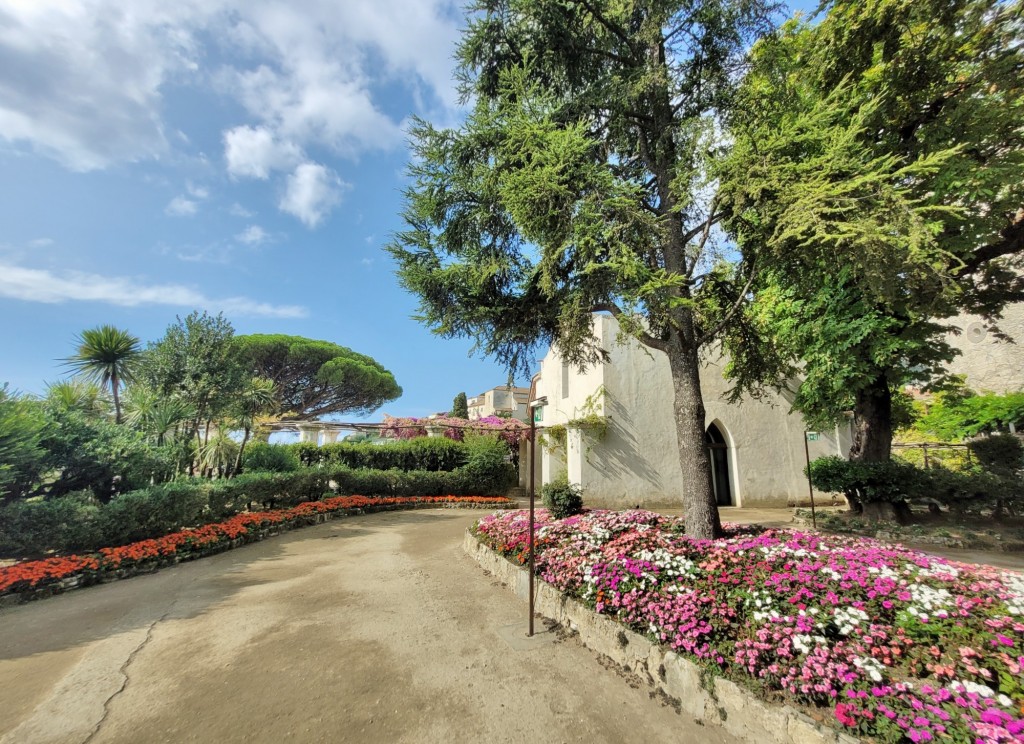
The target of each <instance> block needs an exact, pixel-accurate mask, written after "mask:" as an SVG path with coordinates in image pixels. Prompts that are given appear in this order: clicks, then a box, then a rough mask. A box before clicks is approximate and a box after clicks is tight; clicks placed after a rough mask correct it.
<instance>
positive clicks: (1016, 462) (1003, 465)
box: [967, 434, 1024, 476]
mask: <svg viewBox="0 0 1024 744" xmlns="http://www.w3.org/2000/svg"><path fill="white" fill-rule="evenodd" d="M967 446H968V447H970V449H971V452H972V453H974V456H975V457H977V458H978V462H979V463H981V466H982V467H983V468H985V470H987V471H989V472H990V473H994V474H997V475H1002V476H1013V475H1015V474H1016V473H1017V472H1018V471H1019V470H1020V469H1021V468H1022V467H1024V445H1022V444H1021V441H1020V439H1018V438H1017V437H1015V436H1014V435H1013V434H994V435H992V436H990V437H983V438H981V439H975V440H974V441H972V442H969V443H968V445H967Z"/></svg>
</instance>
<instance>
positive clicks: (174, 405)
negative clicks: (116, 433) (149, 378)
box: [124, 384, 195, 447]
mask: <svg viewBox="0 0 1024 744" xmlns="http://www.w3.org/2000/svg"><path fill="white" fill-rule="evenodd" d="M124 413H125V416H124V420H125V423H126V424H128V426H131V427H134V428H136V429H138V430H139V431H141V432H142V433H143V434H145V435H146V436H147V437H149V438H150V440H151V441H152V442H153V443H154V444H155V445H156V446H158V447H160V446H163V445H164V444H166V443H167V441H168V437H170V436H172V435H174V434H176V433H177V432H178V430H179V428H180V427H181V425H182V424H183V423H185V422H186V421H189V420H190V419H192V418H194V417H195V409H194V408H192V407H191V406H190V405H189V404H188V403H186V402H185V401H184V400H182V399H181V398H179V397H177V396H174V395H172V396H165V395H161V394H160V393H158V392H157V391H156V390H155V389H153V388H151V387H149V386H147V385H142V384H135V385H132V386H131V387H130V388H128V395H127V397H126V398H125V401H124Z"/></svg>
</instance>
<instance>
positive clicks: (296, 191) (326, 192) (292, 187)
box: [277, 163, 349, 229]
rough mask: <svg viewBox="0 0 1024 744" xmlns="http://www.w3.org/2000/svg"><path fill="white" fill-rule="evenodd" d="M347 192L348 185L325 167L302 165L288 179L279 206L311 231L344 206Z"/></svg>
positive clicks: (315, 164) (309, 164)
mask: <svg viewBox="0 0 1024 744" xmlns="http://www.w3.org/2000/svg"><path fill="white" fill-rule="evenodd" d="M347 188H349V184H347V183H345V182H344V181H342V180H341V179H340V178H338V176H337V174H336V173H334V172H333V171H332V170H330V169H329V168H327V167H326V166H324V165H321V164H320V163H302V164H300V165H299V166H298V167H297V168H296V169H295V171H294V172H293V173H292V174H291V175H290V176H288V179H287V181H286V185H285V191H284V194H282V196H281V200H280V202H278V205H277V206H278V208H279V209H280V210H281V211H282V212H287V213H288V214H290V215H293V216H295V217H297V218H298V219H299V220H300V221H301V222H302V223H303V224H304V225H305V226H306V227H308V228H310V229H312V228H314V227H316V226H317V225H319V224H320V223H321V222H322V221H323V219H324V217H326V216H327V214H328V213H329V212H330V211H331V209H333V208H334V207H335V206H336V205H337V204H338V203H339V202H341V195H342V192H343V191H344V190H345V189H347Z"/></svg>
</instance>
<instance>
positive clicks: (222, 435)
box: [199, 429, 241, 476]
mask: <svg viewBox="0 0 1024 744" xmlns="http://www.w3.org/2000/svg"><path fill="white" fill-rule="evenodd" d="M240 449H241V448H240V447H239V446H238V442H236V441H235V440H234V439H232V438H231V435H230V434H228V432H226V431H222V430H220V429H218V430H217V431H215V432H213V433H212V434H210V435H209V436H208V437H207V439H206V442H205V443H203V444H202V445H201V446H200V447H199V465H200V467H201V468H202V469H203V471H204V472H207V473H209V474H210V475H211V476H212V475H214V474H220V475H223V474H224V473H225V472H226V470H227V468H228V467H229V466H230V465H231V462H232V461H233V460H235V458H236V456H237V453H238V452H239V451H240Z"/></svg>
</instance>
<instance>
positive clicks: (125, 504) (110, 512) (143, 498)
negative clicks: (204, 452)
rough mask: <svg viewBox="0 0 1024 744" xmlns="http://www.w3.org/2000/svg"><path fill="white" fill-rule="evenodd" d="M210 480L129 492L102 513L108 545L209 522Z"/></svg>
mask: <svg viewBox="0 0 1024 744" xmlns="http://www.w3.org/2000/svg"><path fill="white" fill-rule="evenodd" d="M211 490H212V488H211V486H210V482H209V481H191V480H182V481H174V482H172V483H164V484H162V485H159V486H152V487H150V488H143V489H140V490H137V491H129V492H128V493H123V494H121V495H120V496H117V497H116V498H114V499H112V500H111V501H110V503H108V504H106V505H105V506H104V507H103V509H101V510H100V513H99V523H100V530H101V532H102V535H103V539H104V544H105V545H123V544H124V543H128V542H135V541H136V540H146V539H149V538H154V537H160V536H161V535H166V534H167V533H169V532H175V531H177V530H180V529H181V528H182V527H194V526H197V525H200V524H205V523H206V522H207V521H209V520H208V519H207V518H206V516H207V513H208V511H209V494H210V491H211Z"/></svg>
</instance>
